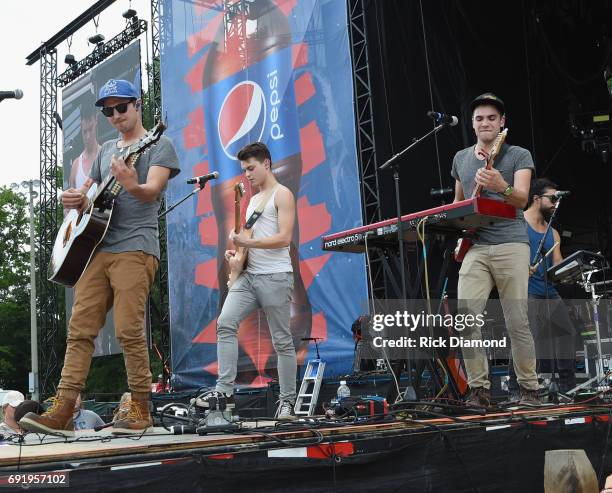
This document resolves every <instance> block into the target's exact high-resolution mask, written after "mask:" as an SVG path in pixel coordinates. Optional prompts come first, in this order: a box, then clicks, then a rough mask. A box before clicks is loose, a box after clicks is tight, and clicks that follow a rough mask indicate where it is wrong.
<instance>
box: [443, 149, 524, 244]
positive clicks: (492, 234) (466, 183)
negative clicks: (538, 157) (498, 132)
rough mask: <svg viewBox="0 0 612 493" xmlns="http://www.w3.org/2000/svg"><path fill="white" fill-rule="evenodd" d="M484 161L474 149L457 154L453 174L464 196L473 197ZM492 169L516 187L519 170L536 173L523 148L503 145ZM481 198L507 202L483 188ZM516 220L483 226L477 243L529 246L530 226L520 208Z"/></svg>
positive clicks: (500, 196) (479, 230)
mask: <svg viewBox="0 0 612 493" xmlns="http://www.w3.org/2000/svg"><path fill="white" fill-rule="evenodd" d="M484 164H485V162H484V161H481V160H479V159H477V158H476V156H475V155H474V146H472V147H468V148H467V149H463V150H461V151H459V152H458V153H457V154H455V158H454V159H453V169H452V171H451V175H453V178H455V180H459V181H460V182H461V186H462V187H463V195H464V196H465V198H470V197H471V196H472V192H473V191H474V187H475V182H474V178H475V177H476V171H478V169H479V168H482V167H483V166H484ZM493 167H494V168H495V169H497V170H498V171H499V172H500V173H501V175H502V176H503V177H504V180H506V182H507V183H509V184H510V185H514V173H516V172H517V171H518V170H520V169H532V170H535V166H534V164H533V159H532V158H531V153H530V152H529V151H528V150H527V149H523V148H522V147H518V146H512V145H508V144H504V145H503V146H502V149H501V152H500V153H499V155H498V156H497V158H496V159H495V162H494V164H493ZM480 196H481V197H486V198H490V199H494V200H500V201H503V200H504V196H503V194H501V193H497V192H492V191H490V190H486V189H483V190H482V193H481V194H480ZM516 217H517V219H516V220H515V221H500V222H498V223H496V224H494V225H492V226H484V227H482V228H479V229H478V231H477V235H478V239H477V240H476V241H474V243H478V244H481V245H499V244H501V243H527V244H529V237H528V236H527V223H526V222H525V219H524V216H523V211H522V210H520V209H517V214H516Z"/></svg>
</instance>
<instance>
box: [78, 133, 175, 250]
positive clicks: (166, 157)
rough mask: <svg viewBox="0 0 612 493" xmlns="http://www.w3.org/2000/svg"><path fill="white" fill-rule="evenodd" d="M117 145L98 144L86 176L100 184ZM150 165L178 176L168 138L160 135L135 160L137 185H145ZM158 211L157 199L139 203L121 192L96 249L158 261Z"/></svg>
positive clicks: (115, 140) (116, 150) (113, 143)
mask: <svg viewBox="0 0 612 493" xmlns="http://www.w3.org/2000/svg"><path fill="white" fill-rule="evenodd" d="M117 142H119V139H113V140H109V141H107V142H105V143H104V144H102V147H101V148H100V152H98V155H97V156H96V159H95V160H94V162H93V165H92V166H91V171H90V172H89V176H90V177H91V178H92V179H94V180H95V181H97V182H98V183H100V182H102V180H103V179H104V178H106V177H107V176H108V174H109V173H110V163H111V158H112V156H113V154H115V155H116V156H119V155H121V149H120V148H118V147H117ZM151 165H155V166H163V167H165V168H170V170H171V172H170V178H174V177H175V176H176V175H177V174H178V173H179V171H180V165H179V161H178V157H177V155H176V151H175V150H174V146H173V145H172V141H171V140H170V139H169V138H168V137H166V136H164V135H162V137H161V138H160V140H159V142H158V143H157V145H155V146H153V147H151V148H149V152H146V153H145V154H141V155H140V156H139V157H138V159H137V161H136V164H135V167H136V172H137V174H138V183H140V184H142V183H146V181H147V174H148V172H149V167H150V166H151ZM162 193H163V192H162ZM158 209H159V197H158V198H157V200H155V201H153V202H142V201H140V200H138V199H137V198H136V197H134V196H133V195H131V194H129V193H128V192H126V191H125V190H121V192H120V193H119V195H118V196H117V198H116V199H115V206H114V208H113V215H112V217H111V220H110V224H109V226H108V231H107V232H106V236H105V237H104V239H103V240H102V243H101V245H100V246H99V247H98V250H99V251H101V252H111V253H121V252H136V251H139V250H142V251H143V252H145V253H148V254H151V255H155V256H156V257H157V258H159V232H158V230H157V211H158Z"/></svg>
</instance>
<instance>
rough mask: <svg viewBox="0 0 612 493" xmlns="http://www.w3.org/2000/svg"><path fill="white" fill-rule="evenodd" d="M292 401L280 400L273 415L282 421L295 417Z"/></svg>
mask: <svg viewBox="0 0 612 493" xmlns="http://www.w3.org/2000/svg"><path fill="white" fill-rule="evenodd" d="M293 406H294V404H293V402H289V401H280V405H279V406H278V409H277V410H276V415H275V416H274V417H275V418H276V419H278V420H282V421H290V420H293V419H297V416H296V415H295V412H294V410H293Z"/></svg>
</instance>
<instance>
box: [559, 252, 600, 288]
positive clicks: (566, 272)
mask: <svg viewBox="0 0 612 493" xmlns="http://www.w3.org/2000/svg"><path fill="white" fill-rule="evenodd" d="M605 266H606V259H605V257H604V256H603V255H600V254H599V253H594V252H589V251H588V250H578V251H577V252H574V253H572V254H571V255H570V256H569V257H567V258H564V259H563V260H562V261H561V262H559V263H558V264H557V265H553V266H552V267H549V268H548V279H549V281H550V282H552V283H555V284H572V283H575V282H577V281H579V280H582V275H583V274H585V273H587V272H589V271H592V270H597V269H601V268H603V267H605Z"/></svg>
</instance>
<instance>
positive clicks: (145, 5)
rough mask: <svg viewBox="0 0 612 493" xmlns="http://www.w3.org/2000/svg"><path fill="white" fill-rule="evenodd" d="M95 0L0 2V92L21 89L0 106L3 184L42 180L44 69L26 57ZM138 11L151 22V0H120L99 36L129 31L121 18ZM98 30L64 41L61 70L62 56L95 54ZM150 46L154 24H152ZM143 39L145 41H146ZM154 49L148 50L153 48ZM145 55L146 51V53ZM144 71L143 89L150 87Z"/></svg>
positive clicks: (104, 15)
mask: <svg viewBox="0 0 612 493" xmlns="http://www.w3.org/2000/svg"><path fill="white" fill-rule="evenodd" d="M94 3H95V1H93V0H51V1H50V0H26V1H16V0H11V1H4V2H2V13H1V14H0V67H2V68H1V72H0V74H1V75H0V91H12V90H14V89H21V90H22V91H23V93H24V96H23V98H22V99H20V100H14V99H5V100H4V101H2V102H0V152H1V158H0V163H1V164H0V186H2V185H9V184H11V183H13V182H21V181H23V180H27V179H30V178H38V177H39V174H40V166H39V163H40V155H39V149H40V135H39V132H40V130H39V129H40V110H39V105H40V65H39V64H38V63H36V64H34V65H32V66H28V65H26V56H27V55H29V54H30V53H31V52H33V51H34V50H35V49H36V48H37V47H38V46H40V44H41V43H42V42H43V41H46V40H47V39H49V38H50V37H51V36H53V35H54V34H56V33H57V32H58V31H59V30H60V29H62V28H63V27H64V26H66V25H67V24H68V23H70V22H71V21H72V20H74V19H75V18H76V17H78V16H79V15H80V14H81V13H83V12H84V11H85V10H87V9H88V8H89V7H91V6H92V5H93V4H94ZM130 5H131V7H132V8H133V9H135V10H136V11H137V12H138V16H139V17H140V18H141V19H146V20H147V21H150V19H151V8H150V1H149V0H132V1H131V2H130V1H129V0H117V1H116V2H115V3H114V4H113V5H111V6H110V7H109V8H108V9H106V10H105V11H104V12H102V14H100V16H99V19H98V20H99V23H98V32H99V33H101V34H103V35H104V36H105V37H106V40H109V39H111V38H112V37H114V36H115V35H117V34H118V33H119V32H120V31H122V30H123V28H124V27H125V19H124V18H123V17H121V14H122V13H123V12H124V11H125V10H127V9H128V8H129V7H130ZM95 32H96V27H95V25H94V23H93V22H89V23H88V24H87V25H85V26H84V27H82V28H81V29H80V30H79V31H77V33H76V34H75V35H74V36H73V38H72V48H71V49H70V51H69V50H68V43H67V42H65V41H64V42H63V43H61V44H60V45H59V46H58V47H57V71H58V74H61V73H62V72H63V71H64V70H65V69H66V67H67V65H66V64H65V63H64V56H65V55H66V53H68V52H70V53H72V54H74V56H75V57H76V59H77V60H80V59H81V58H83V57H85V56H86V55H88V54H89V53H91V51H92V50H93V46H92V45H89V44H88V42H87V38H88V37H89V36H91V35H92V34H95ZM148 35H149V42H150V36H151V33H150V26H149V34H148ZM145 42H146V38H145V35H142V37H141V43H143V44H144V43H145ZM149 51H150V49H149ZM142 53H143V55H144V54H145V53H146V50H145V49H144V46H143V50H142ZM145 78H146V74H145V73H144V72H143V86H144V87H146V80H144V79H145ZM57 104H58V106H57V107H58V111H59V112H60V114H61V107H62V103H61V90H60V89H58V102H57ZM57 137H58V139H57V141H58V144H59V145H58V159H60V162H61V143H62V134H61V130H59V129H58V136H57Z"/></svg>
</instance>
